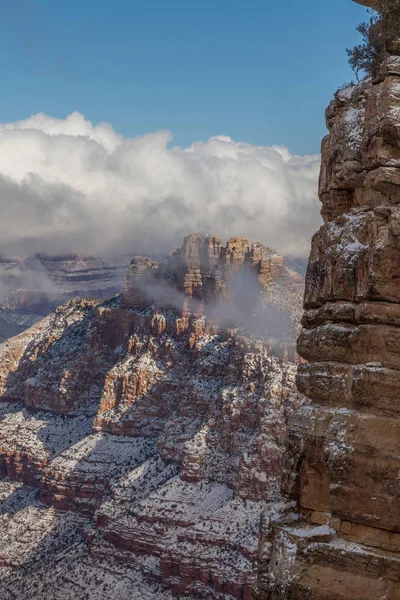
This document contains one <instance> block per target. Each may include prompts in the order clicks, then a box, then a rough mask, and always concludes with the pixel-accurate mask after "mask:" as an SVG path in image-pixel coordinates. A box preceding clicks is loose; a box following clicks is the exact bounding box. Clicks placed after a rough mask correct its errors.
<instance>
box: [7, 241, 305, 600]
mask: <svg viewBox="0 0 400 600" xmlns="http://www.w3.org/2000/svg"><path fill="white" fill-rule="evenodd" d="M301 287H302V278H301V276H299V275H298V274H296V273H294V272H292V271H290V270H288V269H287V268H286V267H285V265H284V261H283V259H282V258H281V257H279V256H277V255H276V254H275V253H274V252H273V251H272V250H270V249H268V248H265V247H263V246H262V245H261V244H258V243H257V244H253V246H252V247H249V244H248V242H247V240H244V239H242V238H232V239H231V240H229V242H228V243H227V244H226V245H225V246H224V245H223V244H222V242H221V240H220V239H219V238H212V237H208V236H202V235H200V234H193V235H191V236H188V237H187V238H186V239H185V241H184V244H183V246H182V247H181V248H180V249H179V250H177V251H175V252H173V253H171V255H170V256H169V258H168V262H167V264H165V265H161V264H158V263H156V262H155V261H153V260H151V259H148V258H145V257H135V258H134V260H133V261H132V263H131V265H130V267H129V270H128V273H127V277H126V280H125V285H124V291H123V294H122V296H116V297H113V298H111V299H109V300H106V301H99V300H72V301H70V302H68V303H67V304H66V305H64V306H62V307H60V308H59V309H57V310H56V311H55V312H54V313H52V314H51V315H49V316H48V317H46V318H45V319H44V320H42V321H41V322H40V323H38V324H37V325H35V326H34V327H33V328H32V329H30V330H28V331H26V332H24V333H23V334H21V335H20V336H18V337H16V338H13V339H11V340H9V341H8V342H6V343H4V344H3V345H2V346H0V394H1V404H0V408H1V420H0V474H1V475H2V477H3V478H4V479H3V482H0V483H2V485H3V487H1V485H0V494H3V496H4V499H5V500H4V502H5V507H6V508H5V513H6V514H5V517H4V520H3V521H1V520H0V529H1V528H2V529H1V530H2V534H3V536H4V539H11V538H13V540H14V539H15V543H14V541H13V543H12V544H11V545H10V547H9V548H7V549H6V550H5V551H4V556H3V557H0V565H1V564H2V565H3V568H2V569H0V597H1V598H5V599H8V598H18V599H21V600H22V598H24V599H25V598H27V597H30V598H37V599H39V598H44V599H48V600H50V599H53V598H57V599H59V600H66V599H67V598H68V599H69V598H71V599H72V598H76V597H85V593H86V591H85V592H83V591H82V590H86V589H87V586H91V587H92V588H93V589H92V590H91V591H90V594H92V595H89V598H92V597H93V598H104V600H105V599H106V598H109V597H110V594H111V591H110V590H112V594H111V595H112V597H115V598H117V599H118V598H119V599H120V600H125V599H126V598H128V597H138V598H147V597H148V598H155V599H156V598H169V597H170V593H171V592H172V593H174V594H178V595H187V596H189V597H201V598H205V597H206V598H219V599H223V598H227V599H229V598H237V599H241V600H243V599H246V600H249V599H250V598H251V597H252V589H253V587H254V585H255V582H256V562H257V559H258V550H257V549H258V534H259V523H260V515H261V513H262V511H263V510H264V509H265V508H266V507H267V506H269V505H273V506H275V505H278V506H279V505H280V503H281V501H282V497H281V487H282V485H281V484H282V482H281V479H282V461H283V452H284V439H285V436H286V425H287V419H288V417H289V415H290V414H291V413H292V412H293V410H294V409H295V408H297V407H298V405H299V403H300V402H301V401H302V397H301V396H300V395H299V394H298V393H297V391H296V389H295V382H294V379H295V372H296V361H297V358H296V357H297V355H296V352H295V348H294V342H293V340H294V337H293V335H294V330H295V329H296V327H297V320H298V313H299V300H300V297H301V295H302V292H301ZM35 490H37V491H35ZM277 510H278V509H277ZM0 516H1V515H0ZM21 547H22V548H23V549H24V551H23V552H21V551H20V549H21ZM36 557H39V560H40V565H42V566H40V565H39V564H38V562H37V559H36ZM76 562H78V563H79V564H82V565H84V566H83V567H82V568H81V569H78V567H77V565H76ZM49 570H50V571H52V570H53V571H54V574H55V575H54V578H50V577H49V575H48V571H49ZM117 581H120V584H119V586H120V587H118V586H116V582H117ZM129 581H131V590H134V593H133V592H131V594H132V595H129V592H128V591H127V590H128V589H129V585H128V583H126V582H129ZM124 582H125V583H124ZM161 584H162V586H163V587H161ZM88 593H89V592H88ZM134 594H136V595H134Z"/></svg>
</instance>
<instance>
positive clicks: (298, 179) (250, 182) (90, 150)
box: [0, 113, 320, 256]
mask: <svg viewBox="0 0 400 600" xmlns="http://www.w3.org/2000/svg"><path fill="white" fill-rule="evenodd" d="M171 142H172V135H171V133H169V132H167V131H158V132H155V133H149V134H147V135H144V136H140V137H136V138H132V139H128V138H124V137H122V136H120V135H118V134H116V133H115V132H114V130H113V129H112V127H111V126H110V125H108V124H106V123H100V124H98V125H96V126H93V125H92V124H91V122H90V121H87V120H85V118H84V117H83V115H81V114H79V113H73V114H71V115H69V116H68V117H67V118H66V119H55V118H52V117H49V116H47V115H44V114H38V115H34V116H32V117H30V118H29V119H26V120H25V121H18V122H15V123H8V124H3V125H1V124H0V217H1V218H0V252H2V253H6V254H11V253H12V254H24V255H26V254H31V253H33V252H43V251H46V252H51V253H59V252H62V253H63V252H72V251H75V252H81V253H91V254H101V253H102V254H111V253H112V254H114V253H118V252H125V251H127V252H140V253H150V252H151V251H152V252H153V253H154V252H156V253H158V252H164V251H166V250H169V249H172V248H174V247H176V246H177V245H178V244H180V242H181V237H183V236H184V235H187V234H188V233H190V232H192V231H203V232H204V233H210V234H218V235H221V236H222V237H223V238H225V239H226V238H228V237H231V236H232V235H239V236H244V237H248V238H249V239H250V241H254V240H258V241H260V242H262V243H264V244H266V245H269V246H273V247H275V248H276V249H277V250H278V251H280V252H282V253H286V254H292V255H296V256H306V255H307V254H308V250H309V245H310V239H311V235H312V234H313V232H314V231H315V230H316V229H317V227H318V226H319V222H320V218H319V202H318V200H317V179H318V171H319V164H320V157H319V155H314V156H293V155H291V154H290V152H289V151H288V150H287V149H286V148H283V147H279V146H273V147H262V146H253V145H251V144H247V143H243V142H235V141H233V140H232V139H231V138H229V137H226V136H217V137H213V138H210V139H209V140H208V141H207V142H194V143H193V144H192V145H191V146H189V147H188V148H180V147H173V146H171V145H170V144H171Z"/></svg>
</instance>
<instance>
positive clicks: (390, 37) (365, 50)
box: [346, 0, 400, 80]
mask: <svg viewBox="0 0 400 600" xmlns="http://www.w3.org/2000/svg"><path fill="white" fill-rule="evenodd" d="M370 12H372V17H371V18H370V20H369V21H367V22H365V23H361V24H360V25H359V26H358V27H357V31H358V32H359V33H360V34H361V38H362V42H361V44H358V45H357V46H354V48H347V49H346V51H347V54H348V57H349V63H350V65H351V68H352V69H353V71H354V73H355V74H356V77H357V79H358V80H359V74H360V72H364V73H366V74H367V75H374V74H375V73H376V71H377V69H378V67H379V65H380V64H381V62H382V61H383V60H384V59H385V58H386V57H387V56H388V54H389V48H390V44H391V43H393V41H394V40H396V39H398V38H400V0H379V2H378V3H377V8H376V10H374V11H370Z"/></svg>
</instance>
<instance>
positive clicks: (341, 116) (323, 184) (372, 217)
mask: <svg viewBox="0 0 400 600" xmlns="http://www.w3.org/2000/svg"><path fill="white" fill-rule="evenodd" d="M368 4H369V3H368ZM326 117H327V126H328V128H329V135H328V136H327V137H326V138H325V139H324V141H323V144H322V167H321V177H320V199H321V202H322V215H323V217H324V221H325V223H324V225H323V226H322V227H321V229H320V230H319V232H318V233H317V234H316V235H315V236H314V238H313V242H312V250H311V255H310V261H309V266H308V272H307V279H306V291H305V300H304V308H305V313H304V317H303V325H304V331H303V332H302V334H301V335H300V338H299V342H298V350H299V353H300V355H301V356H302V357H303V358H304V359H306V361H307V362H304V363H303V364H301V365H300V366H299V370H298V376H297V385H298V389H299V391H300V392H302V393H303V394H305V395H306V396H307V397H308V398H310V399H311V400H312V403H311V405H310V406H306V405H305V406H304V407H302V408H300V409H299V411H298V413H297V414H296V415H295V416H294V418H293V419H292V420H291V423H290V425H289V449H288V462H287V465H286V474H287V479H286V493H287V496H288V497H289V498H290V499H293V500H295V501H296V502H297V507H298V510H297V511H295V512H293V510H292V512H290V510H287V509H286V508H285V509H282V511H281V512H280V513H279V514H272V513H268V512H267V513H266V514H265V517H264V523H263V533H262V536H261V547H262V549H261V562H262V568H261V572H260V580H259V588H258V596H257V597H258V598H268V600H274V599H307V600H309V599H312V600H317V599H318V600H327V599H332V600H333V599H334V598H335V599H336V600H339V599H342V600H350V599H351V600H378V599H382V600H383V599H385V600H389V599H390V600H397V599H398V598H400V487H399V472H400V402H399V400H400V395H399V394H400V208H399V207H400V56H390V57H389V58H388V59H387V60H386V61H385V62H384V63H383V64H382V65H381V69H380V73H379V75H377V77H376V78H374V79H373V80H371V79H368V80H366V81H365V82H363V83H360V84H359V85H357V86H355V87H351V88H347V89H344V90H341V91H339V92H338V93H337V94H336V96H335V99H334V101H333V102H332V103H331V104H330V106H329V107H328V109H327V113H326ZM271 542H272V546H271Z"/></svg>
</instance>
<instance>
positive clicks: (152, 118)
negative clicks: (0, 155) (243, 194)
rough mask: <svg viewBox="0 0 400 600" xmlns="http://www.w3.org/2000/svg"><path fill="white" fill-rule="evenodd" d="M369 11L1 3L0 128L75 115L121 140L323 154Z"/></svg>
mask: <svg viewBox="0 0 400 600" xmlns="http://www.w3.org/2000/svg"><path fill="white" fill-rule="evenodd" d="M365 15H366V11H365V10H364V9H363V8H362V7H360V6H357V5H355V4H353V3H352V2H351V1H350V0H306V1H305V2H300V1H299V0H286V2H279V1H275V0H274V1H271V0H240V1H238V0H202V1H201V2H198V1H197V0H141V1H138V0H113V2H111V0H96V1H93V0H79V1H77V0H68V1H67V0H57V1H55V0H36V1H34V0H31V1H29V0H4V2H2V17H1V35H0V69H1V75H2V82H3V85H2V86H1V94H0V122H3V123H4V122H11V121H15V120H19V119H25V118H27V117H28V116H30V115H31V114H33V113H37V112H44V113H46V114H48V115H52V116H55V117H65V116H66V115H67V114H69V113H71V112H72V111H75V110H76V111H80V112H82V113H83V114H84V115H85V116H86V118H88V119H90V120H92V121H93V122H94V123H97V122H99V121H108V122H111V123H112V125H113V127H114V128H115V129H116V130H117V131H118V132H120V133H122V134H123V135H125V136H135V135H137V134H143V133H146V132H149V131H155V130H158V129H169V130H171V131H172V132H173V134H174V143H175V144H179V145H188V144H190V143H191V142H192V141H194V140H206V139H208V138H209V137H210V136H213V135H218V134H223V135H227V136H231V137H232V138H234V139H235V140H241V141H246V142H249V143H252V144H257V145H272V144H278V145H285V146H287V147H288V148H289V149H290V151H291V152H295V153H298V154H305V153H315V152H318V151H319V146H320V139H321V137H322V136H323V135H324V133H325V127H324V108H325V106H326V105H327V103H328V102H329V100H330V99H331V97H332V94H333V92H334V91H335V89H336V88H337V87H338V86H340V85H341V84H342V83H343V82H344V81H347V80H349V79H351V77H352V74H351V71H350V68H349V67H348V65H347V61H346V54H345V47H346V46H350V45H353V44H354V43H355V41H356V39H357V36H356V32H355V27H356V25H357V24H358V23H359V22H360V21H361V20H363V19H364V18H365Z"/></svg>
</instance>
